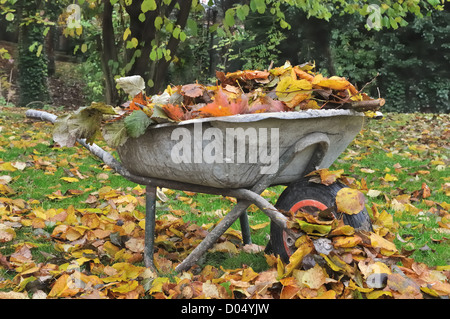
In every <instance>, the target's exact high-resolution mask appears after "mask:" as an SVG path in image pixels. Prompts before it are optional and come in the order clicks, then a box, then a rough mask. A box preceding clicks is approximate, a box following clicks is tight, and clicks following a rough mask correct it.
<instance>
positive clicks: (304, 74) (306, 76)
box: [294, 65, 314, 82]
mask: <svg viewBox="0 0 450 319" xmlns="http://www.w3.org/2000/svg"><path fill="white" fill-rule="evenodd" d="M294 71H295V74H297V76H298V77H299V78H300V79H304V80H308V81H309V82H312V81H313V80H314V75H311V74H309V73H308V72H305V71H303V70H302V69H300V68H299V67H298V65H296V66H294Z"/></svg>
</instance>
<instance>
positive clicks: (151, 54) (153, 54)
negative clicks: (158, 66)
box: [150, 50, 157, 61]
mask: <svg viewBox="0 0 450 319" xmlns="http://www.w3.org/2000/svg"><path fill="white" fill-rule="evenodd" d="M156 58H157V54H156V50H152V52H150V60H152V61H156Z"/></svg>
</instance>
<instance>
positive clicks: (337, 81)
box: [317, 76, 350, 91]
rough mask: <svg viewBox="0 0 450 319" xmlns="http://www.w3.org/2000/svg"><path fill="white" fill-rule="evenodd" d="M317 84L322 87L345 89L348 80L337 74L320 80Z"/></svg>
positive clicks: (347, 85)
mask: <svg viewBox="0 0 450 319" xmlns="http://www.w3.org/2000/svg"><path fill="white" fill-rule="evenodd" d="M317 84H318V85H320V86H322V87H326V88H330V89H332V90H338V91H340V90H345V89H347V88H348V87H349V86H350V82H348V81H347V80H346V79H345V78H341V77H338V76H332V77H330V78H329V79H326V80H322V81H320V82H319V83H317Z"/></svg>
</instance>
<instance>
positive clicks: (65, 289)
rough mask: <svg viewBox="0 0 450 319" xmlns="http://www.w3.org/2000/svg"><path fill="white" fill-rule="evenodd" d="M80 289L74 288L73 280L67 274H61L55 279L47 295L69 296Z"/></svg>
mask: <svg viewBox="0 0 450 319" xmlns="http://www.w3.org/2000/svg"><path fill="white" fill-rule="evenodd" d="M79 291H80V289H74V282H73V280H72V278H71V277H70V276H69V275H68V274H66V273H65V274H63V275H62V276H61V277H59V278H58V280H56V282H55V284H54V285H53V287H52V290H51V291H50V292H49V294H48V296H49V297H70V296H73V295H75V294H77V293H78V292H79Z"/></svg>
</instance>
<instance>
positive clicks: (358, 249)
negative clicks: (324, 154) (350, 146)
mask: <svg viewBox="0 0 450 319" xmlns="http://www.w3.org/2000/svg"><path fill="white" fill-rule="evenodd" d="M320 176H322V177H320ZM333 176H336V174H334V172H329V171H327V170H322V171H319V172H318V173H317V174H316V176H315V178H316V179H317V178H318V177H319V181H321V180H320V178H327V179H328V178H330V177H333ZM323 181H325V180H323ZM163 191H164V193H165V194H166V195H167V196H171V195H173V194H174V193H173V191H170V190H163ZM164 193H163V194H164ZM143 195H144V190H143V189H141V188H140V187H139V186H137V187H136V188H134V189H131V190H127V191H126V192H124V191H118V190H115V189H112V188H111V187H109V186H105V187H103V188H101V189H99V190H98V191H97V192H94V193H92V194H91V195H90V196H89V198H88V200H87V201H86V202H89V203H91V205H92V207H93V208H85V209H76V208H74V207H73V206H70V207H68V208H67V209H63V208H60V209H49V210H44V209H42V207H40V205H38V203H33V202H26V201H24V200H21V199H8V198H1V199H0V215H1V216H2V224H1V229H0V242H2V243H9V242H12V241H14V238H15V231H14V229H17V228H20V227H23V226H28V227H31V229H32V230H33V231H32V235H31V236H33V237H35V238H37V239H38V240H36V241H33V242H28V241H25V242H20V243H17V244H15V245H14V246H13V247H15V251H14V252H13V253H11V254H10V255H1V254H0V267H1V268H3V269H4V270H6V271H8V272H13V273H15V274H16V275H15V277H14V278H13V279H12V280H2V281H1V282H0V291H4V290H7V291H8V290H10V291H9V292H0V298H27V297H28V296H29V295H31V296H32V297H33V298H143V297H146V296H151V297H152V298H159V299H166V298H186V299H191V298H220V299H228V298H237V299H239V298H254V299H259V298H271V299H279V298H281V299H291V298H301V299H309V298H333V299H334V298H369V299H376V298H431V297H448V296H449V295H450V283H449V280H450V270H449V267H448V266H444V267H435V268H429V267H428V266H426V265H425V264H422V263H417V262H415V261H414V260H412V259H410V258H408V257H407V256H406V255H405V254H404V253H402V252H399V251H398V250H397V248H396V246H395V245H394V243H393V242H392V240H393V238H394V236H395V235H394V234H395V227H396V226H395V223H394V222H393V219H392V215H390V214H388V213H387V212H385V211H383V212H381V213H380V212H378V210H377V208H376V206H373V207H372V214H373V228H374V230H373V232H364V231H357V230H355V229H353V228H352V227H351V226H348V225H344V224H343V222H342V220H337V219H335V218H333V217H331V216H332V215H331V214H306V213H303V212H301V211H298V212H292V213H291V215H290V216H291V217H292V218H291V222H290V224H291V225H290V226H291V227H293V228H297V229H300V230H301V231H302V234H303V235H301V236H300V237H299V238H298V239H297V242H296V246H297V250H296V251H295V252H294V253H293V254H292V256H291V257H290V263H288V264H285V263H283V262H282V260H281V259H280V258H279V257H276V256H274V255H268V254H265V258H266V261H267V263H268V265H269V266H270V269H269V270H266V271H263V272H260V273H258V272H255V271H254V270H253V269H252V268H251V267H248V266H243V268H238V269H224V268H223V267H220V268H216V267H213V266H210V265H206V266H205V265H202V266H199V265H196V266H194V267H193V268H191V269H190V270H189V271H187V272H183V273H179V274H176V275H174V273H173V269H174V268H175V266H176V265H177V264H178V263H179V262H180V261H182V260H183V259H184V258H185V257H186V256H187V255H188V254H189V253H190V252H191V251H192V249H193V248H194V247H196V245H197V244H198V243H199V242H200V241H201V240H203V239H204V238H205V236H206V235H207V233H208V231H209V230H210V229H211V227H212V226H213V225H203V226H199V225H197V224H195V223H191V222H184V221H183V220H182V218H179V215H182V214H183V212H182V211H176V210H173V211H170V212H168V213H166V214H164V215H162V216H160V217H159V218H158V219H157V221H156V233H157V236H156V239H155V244H156V254H155V256H154V258H155V259H154V260H155V265H156V267H157V270H158V273H155V272H152V271H151V270H150V269H148V268H145V267H142V266H138V265H137V264H138V263H139V262H142V259H143V249H144V228H145V221H144V214H143V213H142V212H140V211H138V210H136V206H137V205H138V204H143V200H144V198H143ZM160 196H162V197H164V196H163V195H162V194H160ZM189 199H190V200H192V198H189V197H181V196H180V200H189ZM344 210H345V208H344ZM443 214H446V215H445V216H444V217H446V218H448V217H449V216H448V213H445V212H443ZM50 230H51V231H50ZM47 231H49V233H47ZM240 239H241V238H240V234H239V232H236V231H233V230H229V231H228V232H226V233H225V234H224V235H223V236H222V237H221V238H220V240H219V241H218V243H217V244H216V245H215V246H214V248H213V249H212V251H215V252H217V251H219V252H225V253H227V254H229V257H230V258H233V257H232V256H233V254H234V253H237V252H238V251H239V250H243V251H246V252H254V251H255V247H254V246H251V245H247V246H244V247H237V246H236V244H235V243H236V242H237V241H239V240H240ZM48 242H51V243H53V247H54V249H55V250H56V251H58V252H59V254H58V255H54V254H52V253H46V252H45V250H42V249H41V246H40V245H41V244H42V243H48ZM36 254H41V255H43V256H44V257H45V258H46V262H36V261H35V257H33V255H36ZM399 262H401V266H399Z"/></svg>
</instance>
